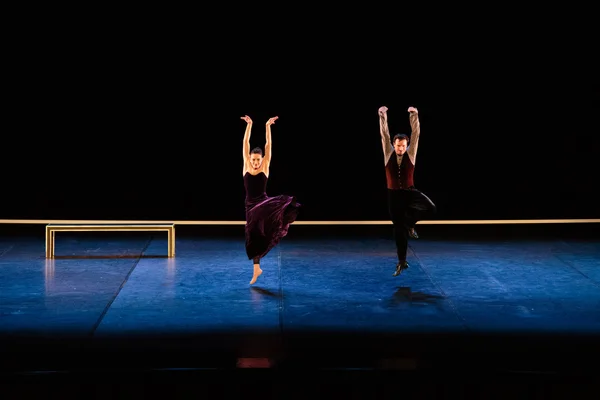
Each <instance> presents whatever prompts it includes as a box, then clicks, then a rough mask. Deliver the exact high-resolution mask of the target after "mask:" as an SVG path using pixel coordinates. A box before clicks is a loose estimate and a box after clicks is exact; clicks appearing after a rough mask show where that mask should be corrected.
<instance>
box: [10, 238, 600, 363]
mask: <svg viewBox="0 0 600 400" xmlns="http://www.w3.org/2000/svg"><path fill="white" fill-rule="evenodd" d="M294 228H296V227H292V229H291V230H290V234H289V236H288V237H286V238H284V240H283V241H282V242H281V244H280V245H279V246H277V247H276V248H275V249H274V250H272V252H271V253H270V254H269V255H268V256H267V257H266V258H265V259H264V260H263V262H262V269H263V271H264V272H263V275H262V276H261V277H260V278H259V280H258V282H257V283H256V284H255V285H253V286H251V285H249V281H250V279H251V277H252V263H251V261H249V260H248V259H247V258H246V255H245V252H244V241H243V231H242V230H241V229H242V228H241V227H233V228H228V229H230V230H232V231H234V233H233V234H231V232H230V233H229V234H225V235H212V234H209V233H206V232H208V228H207V229H205V231H204V232H201V233H190V232H187V233H186V232H184V230H183V229H181V230H179V231H178V235H177V243H176V245H177V247H176V257H175V258H173V259H169V258H166V257H165V256H166V254H167V240H166V235H165V236H164V237H163V236H162V235H161V234H156V235H149V234H145V233H136V234H124V233H119V232H113V233H61V232H59V233H57V239H56V255H57V258H56V259H54V260H46V258H45V253H44V238H43V227H40V228H31V229H30V231H29V232H26V233H22V232H21V231H19V233H14V234H10V233H9V234H6V231H7V229H6V228H5V234H4V235H3V236H1V237H0V333H1V334H2V335H3V336H4V338H3V339H4V340H3V342H2V343H3V345H4V348H3V350H4V351H5V354H6V352H9V353H10V352H12V354H14V355H16V356H18V355H22V354H30V355H31V356H29V357H20V358H19V360H20V361H19V362H16V363H15V362H14V361H11V363H10V365H9V364H8V363H7V362H6V360H7V359H6V358H4V359H3V361H5V365H4V367H5V369H8V368H9V367H10V368H13V369H14V370H17V369H21V370H28V369H60V368H63V369H69V368H72V365H75V364H77V363H79V364H77V365H82V364H81V362H82V361H81V360H78V359H77V357H78V354H79V355H81V354H84V353H85V351H92V350H91V349H93V350H94V351H95V353H94V354H95V356H94V360H95V361H94V362H99V361H98V360H99V359H102V358H103V357H104V356H105V357H106V358H108V357H109V356H107V354H108V353H110V354H111V356H110V357H113V356H114V354H117V353H119V352H135V351H139V354H142V353H143V354H144V356H148V355H152V357H150V361H145V362H144V363H142V362H141V361H140V359H139V358H138V357H122V360H121V361H119V363H117V364H116V365H115V364H114V359H113V367H115V368H116V367H118V366H119V365H131V366H135V367H139V366H140V365H144V366H146V367H148V368H151V367H152V368H163V367H165V368H167V367H189V368H213V367H215V368H218V367H223V366H235V362H236V360H237V362H239V358H240V357H255V358H268V359H269V360H270V361H268V362H269V363H271V365H272V366H274V365H279V366H282V367H283V366H289V367H290V368H295V367H298V368H305V367H310V366H319V367H341V368H353V367H355V368H367V369H369V368H392V369H394V368H396V369H418V368H419V367H424V368H426V367H431V368H435V367H437V366H439V367H443V368H450V369H458V368H461V365H468V366H467V368H470V369H472V370H476V369H478V368H494V366H495V367H497V368H506V369H507V370H508V369H513V370H514V369H518V368H523V369H527V368H530V369H531V370H540V369H543V368H549V369H556V368H561V367H565V366H566V364H565V363H571V365H569V366H568V368H570V369H571V370H577V369H578V368H579V369H580V370H586V368H588V367H584V366H583V364H581V362H578V361H577V360H581V359H582V357H584V355H587V356H590V357H594V358H595V357H597V356H598V354H600V348H599V347H598V340H597V338H598V336H600V239H599V238H598V236H597V235H594V234H592V235H588V234H586V235H575V236H569V235H560V234H558V235H553V234H544V235H528V234H522V230H523V229H525V228H514V229H513V230H512V231H510V230H508V231H507V230H506V229H505V230H504V231H503V232H501V230H498V231H495V230H494V228H488V231H487V234H486V235H482V234H479V233H473V234H468V233H466V234H464V232H463V231H461V235H458V234H457V233H456V232H457V231H455V230H457V229H458V228H457V227H446V228H443V229H444V231H443V232H441V233H439V232H434V231H433V229H434V228H426V227H423V228H421V229H420V230H419V234H420V235H421V238H420V239H419V240H412V241H411V243H410V254H409V262H410V263H411V267H410V268H409V269H408V270H407V271H405V272H404V273H403V274H402V275H401V276H399V277H393V276H392V273H393V272H394V267H395V249H394V243H393V241H392V238H391V236H389V237H388V235H387V231H386V229H389V228H382V229H383V230H384V232H383V233H382V232H378V233H374V234H371V233H368V232H365V233H364V235H362V236H361V235H359V234H354V233H348V231H347V230H346V231H345V234H341V233H340V234H339V235H338V234H335V233H333V232H332V233H331V234H321V235H318V236H311V234H310V233H307V232H306V230H307V228H300V227H297V229H294ZM302 229H304V231H302ZM461 229H462V230H464V228H461ZM571 229H572V228H571ZM586 229H587V231H588V232H590V231H591V232H592V233H593V231H594V230H593V229H591V228H590V227H586ZM575 230H576V231H577V229H575ZM8 231H9V230H8ZM238 231H239V232H238ZM541 231H542V232H543V231H544V229H541ZM9 232H10V231H9ZM236 232H237V233H236ZM490 232H491V233H490ZM515 232H520V233H519V234H515ZM558 232H561V229H560V227H559V228H558ZM545 233H548V232H545ZM59 351H60V352H61V353H60V354H61V356H60V357H56V356H55V355H56V352H59ZM69 352H70V353H69ZM152 352H154V353H152ZM517 354H518V355H519V356H518V357H516V355H517ZM44 355H46V356H44ZM587 356H586V357H587ZM74 360H77V361H74ZM552 360H554V363H553V362H552ZM69 362H72V363H73V364H69ZM36 363H37V364H36ZM595 364H598V363H597V361H596V363H595ZM107 368H111V367H110V366H109V367H107ZM596 368H598V367H597V366H596ZM587 370H588V371H589V369H587Z"/></svg>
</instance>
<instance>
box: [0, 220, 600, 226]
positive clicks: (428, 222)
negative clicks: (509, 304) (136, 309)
mask: <svg viewBox="0 0 600 400" xmlns="http://www.w3.org/2000/svg"><path fill="white" fill-rule="evenodd" d="M590 223H600V219H496V220H494V219H490V220H438V221H435V220H426V221H419V222H418V223H417V224H418V225H501V224H509V225H510V224H590ZM0 224H15V225H25V224H34V225H36V224H37V225H46V224H76V225H79V224H103V225H104V224H106V225H110V224H120V225H122V224H132V225H138V224H175V225H198V226H200V225H217V226H224V225H245V224H246V222H245V221H177V220H163V221H154V220H147V221H144V220H135V221H134V220H131V221H130V220H59V219H0ZM391 224H392V222H391V221H385V220H383V221H296V222H294V223H293V225H391Z"/></svg>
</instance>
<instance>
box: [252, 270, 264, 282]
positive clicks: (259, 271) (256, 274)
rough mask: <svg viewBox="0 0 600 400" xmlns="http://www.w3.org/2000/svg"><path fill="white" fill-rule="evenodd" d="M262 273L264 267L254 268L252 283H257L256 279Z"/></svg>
mask: <svg viewBox="0 0 600 400" xmlns="http://www.w3.org/2000/svg"><path fill="white" fill-rule="evenodd" d="M261 274H262V269H260V268H258V269H254V275H252V280H251V281H250V284H251V285H254V284H255V283H256V280H257V279H258V277H259V276H260V275H261Z"/></svg>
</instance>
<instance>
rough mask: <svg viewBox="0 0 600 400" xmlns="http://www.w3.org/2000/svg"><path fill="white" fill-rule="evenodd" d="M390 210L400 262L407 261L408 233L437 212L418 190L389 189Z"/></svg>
mask: <svg viewBox="0 0 600 400" xmlns="http://www.w3.org/2000/svg"><path fill="white" fill-rule="evenodd" d="M388 210H389V213H390V218H391V219H392V223H393V225H394V238H395V239H396V250H397V251H398V261H399V262H403V261H406V252H407V250H408V231H409V230H410V229H412V228H414V227H415V225H416V223H417V222H418V221H420V220H422V219H425V218H427V217H430V216H431V215H433V214H434V213H435V211H436V207H435V204H433V202H432V201H431V200H430V199H429V197H427V196H425V195H424V194H423V193H421V192H420V191H418V190H417V189H414V188H412V189H400V190H390V189H388Z"/></svg>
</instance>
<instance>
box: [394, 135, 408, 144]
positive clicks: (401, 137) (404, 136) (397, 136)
mask: <svg viewBox="0 0 600 400" xmlns="http://www.w3.org/2000/svg"><path fill="white" fill-rule="evenodd" d="M396 140H406V145H407V146H408V145H409V144H410V138H409V137H408V136H407V135H405V134H404V133H398V134H397V135H395V136H394V140H392V144H396Z"/></svg>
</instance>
